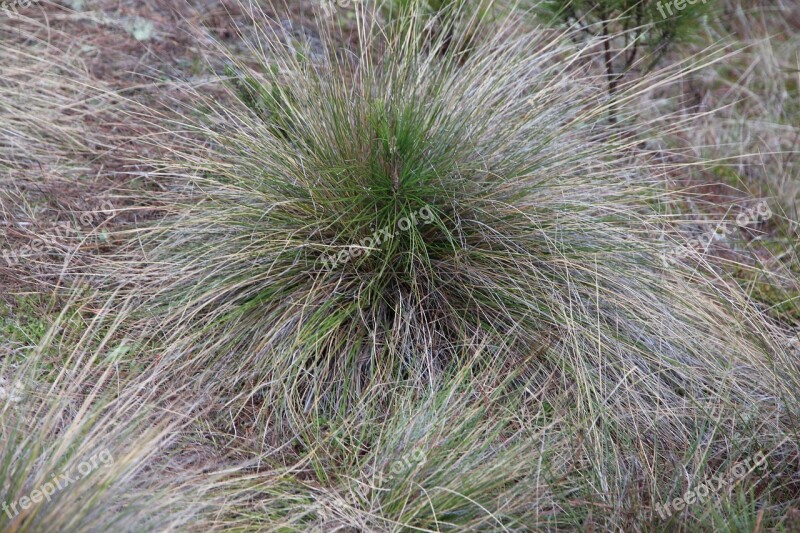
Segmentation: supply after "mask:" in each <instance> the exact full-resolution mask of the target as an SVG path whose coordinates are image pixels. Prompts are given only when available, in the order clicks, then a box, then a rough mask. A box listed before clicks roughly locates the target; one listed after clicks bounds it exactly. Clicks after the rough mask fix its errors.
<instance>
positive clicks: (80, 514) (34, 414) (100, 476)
mask: <svg viewBox="0 0 800 533" xmlns="http://www.w3.org/2000/svg"><path fill="white" fill-rule="evenodd" d="M89 301H90V300H85V299H82V298H81V299H74V300H72V301H70V302H69V303H68V305H67V306H66V307H65V308H64V310H63V311H62V312H61V314H60V315H59V316H57V318H55V321H54V323H53V324H52V325H51V326H50V327H49V329H48V331H47V333H46V334H45V336H44V337H43V338H42V339H41V340H40V341H39V342H37V343H36V344H35V345H34V346H31V347H29V349H27V350H26V351H25V352H24V354H22V355H21V356H20V357H17V358H15V359H14V360H12V359H11V358H9V357H5V358H3V360H2V362H1V363H0V377H1V378H2V384H13V388H8V390H6V388H4V390H3V394H2V395H0V479H2V480H3V483H2V485H0V503H2V506H3V507H2V510H0V528H2V529H3V531H43V530H58V531H109V530H111V529H117V530H121V531H133V530H141V529H143V528H144V529H149V528H152V529H159V530H165V531H166V530H172V529H174V528H176V527H178V526H180V525H182V524H186V523H187V522H189V521H190V520H191V519H192V518H193V515H194V511H193V507H192V505H191V504H189V503H187V501H188V500H185V499H182V496H183V495H185V494H186V491H187V486H188V485H190V484H189V483H185V481H186V479H187V478H188V477H189V473H188V471H187V470H181V469H179V468H177V469H176V468H174V467H171V466H170V465H169V463H170V461H169V460H170V457H171V452H170V450H171V449H173V446H174V444H175V442H176V441H177V440H178V437H179V436H180V432H181V430H182V428H183V426H184V424H186V422H187V420H190V417H189V415H190V414H191V413H192V411H193V405H192V402H193V400H192V398H191V397H190V398H189V399H188V400H187V399H186V397H185V396H182V395H181V394H180V391H179V390H178V389H174V388H172V389H168V388H165V387H163V386H162V384H161V383H160V382H159V380H158V377H157V374H154V373H152V372H150V373H148V372H129V371H126V369H127V363H128V362H129V360H130V359H135V358H136V357H137V356H140V355H141V354H139V353H137V352H135V350H133V349H132V346H133V345H132V343H130V342H129V341H127V340H125V339H121V338H120V332H121V325H122V324H123V323H124V322H125V320H126V317H127V316H129V308H128V309H127V310H126V309H125V308H124V307H123V308H114V307H113V305H112V304H111V302H106V304H105V305H103V304H102V303H101V305H100V306H99V307H98V308H95V309H94V317H93V318H91V319H86V318H85V317H83V316H81V315H82V313H81V312H80V310H81V308H82V305H86V304H87V303H88V302H89ZM78 325H80V326H81V327H78ZM9 390H10V391H11V393H10V394H6V393H8V392H9ZM162 409H163V410H164V411H161V410H162ZM167 412H170V413H172V414H166V413H167ZM178 413H180V415H182V417H183V418H181V416H178Z"/></svg>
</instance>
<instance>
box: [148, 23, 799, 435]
mask: <svg viewBox="0 0 800 533" xmlns="http://www.w3.org/2000/svg"><path fill="white" fill-rule="evenodd" d="M375 21H376V19H375V18H374V17H371V16H369V14H362V16H361V17H360V18H359V25H360V26H359V28H360V29H359V36H360V38H359V43H360V45H359V47H358V48H357V49H356V50H353V51H344V50H340V49H337V48H336V47H335V45H334V44H333V43H334V40H333V39H332V38H331V36H330V35H327V34H325V35H323V39H322V42H323V50H321V51H319V50H317V51H315V52H314V53H313V54H312V53H311V50H305V51H304V50H302V49H297V48H291V47H286V46H285V45H284V44H283V40H281V39H279V38H278V36H277V35H276V34H274V33H272V30H271V29H270V27H269V26H267V27H266V28H264V27H261V28H258V27H256V31H257V32H261V33H257V35H258V38H257V39H258V40H257V41H256V42H253V43H251V48H250V53H251V58H250V59H252V61H249V60H248V61H238V60H237V59H236V58H233V57H231V58H230V61H231V64H232V66H231V67H230V68H229V69H227V72H228V74H229V78H230V75H235V77H234V78H233V79H228V87H229V90H230V91H231V96H232V97H234V96H235V97H238V99H239V100H240V103H239V104H238V105H237V104H232V103H227V104H220V103H217V102H216V101H211V100H209V99H204V98H203V95H202V94H201V93H197V94H196V95H195V101H196V102H198V105H199V107H200V108H202V109H203V110H204V112H205V118H204V119H201V120H199V121H188V120H187V121H184V122H182V123H180V124H176V128H180V129H181V130H182V133H181V136H182V139H183V141H185V142H184V148H182V153H178V155H179V156H180V157H182V158H183V161H181V162H179V163H177V164H175V166H173V167H168V168H166V170H165V173H166V174H169V175H170V176H172V177H173V178H177V179H178V182H179V183H180V182H185V184H186V188H185V189H184V191H183V192H184V193H185V194H183V195H180V194H176V196H175V203H176V206H184V207H185V210H184V212H183V214H182V215H181V216H180V217H178V218H173V219H169V220H167V221H166V222H165V223H164V224H163V225H161V226H159V227H158V228H156V229H155V230H153V231H152V233H151V235H150V237H149V240H147V249H148V253H149V259H150V261H151V263H150V264H151V266H150V267H149V269H148V271H147V272H146V274H145V276H144V277H143V278H142V279H143V280H146V281H143V282H142V285H141V286H137V290H141V289H143V290H144V291H145V292H144V294H148V295H149V296H152V297H153V298H154V299H153V300H152V301H151V302H149V303H148V306H151V305H154V306H156V309H157V310H158V312H159V313H161V314H159V315H158V316H159V317H160V318H159V327H160V328H163V329H165V330H166V332H167V333H166V335H167V338H168V339H169V342H170V343H172V345H173V348H174V349H172V350H170V353H169V354H168V355H167V356H166V357H169V358H172V359H173V360H174V361H173V362H174V371H175V372H176V375H180V374H182V373H184V372H187V371H188V372H190V373H195V374H196V373H199V372H204V373H206V376H207V378H208V379H209V380H210V381H209V383H213V384H214V385H215V386H219V390H221V391H226V394H227V396H226V397H227V398H229V399H231V401H232V402H233V404H235V405H239V406H242V405H244V404H246V403H248V402H250V403H255V404H256V411H257V412H258V413H259V415H260V416H261V417H264V418H263V419H270V420H272V421H273V422H275V423H278V424H281V423H284V422H286V421H292V420H293V421H295V422H297V427H303V426H304V424H305V422H302V420H305V419H306V417H307V416H308V414H309V413H328V414H330V413H336V412H339V413H346V412H348V411H350V410H351V409H352V408H353V406H354V405H357V404H358V402H359V398H361V397H362V396H363V394H364V392H365V391H366V390H368V389H370V388H371V387H378V388H379V389H380V388H383V389H384V390H385V391H386V392H385V394H386V395H390V392H389V391H390V390H391V388H390V385H391V384H392V383H394V382H396V381H397V380H405V379H411V380H412V381H414V380H417V381H420V382H423V383H424V382H434V381H435V380H436V376H437V375H439V373H440V372H442V371H443V370H444V369H447V368H449V367H452V366H453V365H455V366H456V367H458V366H459V365H460V364H463V362H464V361H466V360H469V359H470V355H471V354H473V353H474V352H475V349H476V346H488V347H489V349H487V350H483V351H482V353H483V354H485V357H484V358H483V359H482V360H481V361H479V362H477V363H476V364H479V365H485V366H486V365H498V364H499V365H505V366H508V367H514V366H515V365H517V364H519V362H520V361H523V360H524V361H527V362H526V363H525V364H526V365H529V368H528V371H529V374H530V375H548V374H550V373H552V372H556V373H558V375H559V376H561V379H563V380H564V382H565V383H566V382H571V383H575V384H576V385H577V386H578V387H579V389H580V390H581V391H582V398H583V400H582V404H581V405H582V408H583V409H586V410H587V412H589V413H591V414H592V416H593V418H603V419H605V420H607V421H609V423H611V424H612V426H613V428H614V429H613V431H620V430H624V431H626V432H632V433H635V434H639V435H642V434H645V435H647V434H649V435H652V436H653V439H655V436H656V435H658V436H660V437H663V438H665V439H670V440H676V439H677V441H681V440H683V439H682V437H681V435H684V434H685V433H686V432H687V431H691V430H692V428H694V427H695V426H696V425H697V424H698V423H700V421H699V420H698V416H699V415H698V413H700V412H705V414H704V415H703V416H710V413H711V412H712V411H713V410H714V408H717V407H719V406H727V407H732V406H740V405H744V404H747V405H752V406H754V407H753V409H755V410H756V411H759V412H761V410H765V412H770V413H772V412H775V411H781V410H782V409H783V406H784V404H783V402H784V401H791V402H794V400H795V398H794V394H795V393H794V392H793V389H792V388H791V387H789V386H785V385H783V384H776V383H775V381H774V374H773V372H774V371H775V370H776V365H777V367H779V368H786V365H790V367H791V368H794V366H793V365H794V363H792V362H791V361H790V360H788V359H787V355H786V354H785V352H782V351H781V348H780V347H779V346H777V345H775V344H774V343H772V341H771V338H770V336H769V332H768V328H767V326H766V324H762V323H760V319H759V318H757V317H756V316H755V315H754V314H753V313H752V312H751V310H750V309H749V307H748V302H747V298H746V297H745V296H744V295H743V294H740V293H737V292H736V291H735V290H731V291H729V290H727V289H726V290H724V291H723V290H722V289H720V288H718V287H717V286H716V285H714V284H713V283H711V282H704V281H701V280H698V279H696V278H695V279H692V278H691V276H689V275H684V273H682V272H680V268H678V267H675V268H670V269H665V268H664V264H663V261H662V260H661V257H662V256H661V252H662V251H663V243H662V242H659V241H657V240H655V239H654V238H653V235H654V234H657V232H658V230H659V229H660V227H661V226H662V224H663V222H664V221H665V215H662V214H661V213H662V211H660V210H659V208H658V205H659V204H661V203H664V201H665V197H664V195H663V191H662V187H661V179H662V178H663V176H664V175H665V174H666V173H668V172H680V171H681V167H676V168H672V167H668V166H665V165H663V164H655V163H654V162H652V160H651V158H650V157H649V154H647V153H646V152H642V151H641V150H639V149H638V148H637V146H638V143H639V141H640V140H641V138H637V137H636V135H635V131H634V130H632V129H630V128H626V127H624V126H616V127H614V126H610V125H609V124H608V123H607V121H606V120H605V118H604V113H605V111H606V110H607V102H606V101H605V100H604V96H603V91H602V90H601V87H602V76H599V77H598V76H595V75H594V74H593V71H592V70H591V68H590V67H591V62H592V61H593V60H594V59H595V58H594V57H593V56H592V50H593V48H591V47H588V46H586V47H575V46H574V45H572V44H569V43H568V39H567V37H568V36H567V35H564V34H557V33H552V32H547V31H544V30H539V31H536V32H532V33H524V32H520V31H518V30H515V27H514V25H513V21H512V20H510V19H509V20H507V21H506V22H505V24H504V25H502V26H500V27H498V28H483V29H482V32H481V35H482V38H481V39H482V40H480V41H475V40H474V37H470V38H471V39H473V41H471V42H472V44H471V45H470V47H469V49H468V51H466V52H465V51H464V47H461V46H452V42H447V43H446V42H445V38H444V37H440V38H434V39H433V40H431V39H424V38H423V34H424V31H423V28H422V27H421V25H420V24H418V23H416V19H414V18H413V17H412V18H411V19H409V21H408V24H404V25H400V26H398V27H400V28H403V29H402V30H401V31H399V32H395V33H389V34H386V33H384V32H383V31H382V30H381V28H382V26H379V25H377V22H375ZM515 32H516V33H515ZM253 62H256V66H254V67H251V66H250V65H252V64H253ZM668 75H673V76H674V72H673V73H667V74H662V78H661V79H662V80H663V79H664V78H666V77H668ZM641 83H648V84H651V85H652V84H653V83H659V81H658V78H656V79H649V80H646V81H644V82H641ZM641 87H642V85H641V84H636V85H630V86H627V87H625V88H624V91H626V92H621V93H620V95H619V100H620V101H623V102H624V101H625V100H626V98H627V99H633V98H634V97H635V96H636V95H637V94H638V92H640V90H641ZM644 129H645V130H646V128H644ZM172 140H174V138H173V139H172ZM185 177H188V179H187V178H185ZM423 209H428V210H430V211H429V212H430V213H432V216H433V222H432V223H430V224H411V225H410V226H411V227H410V228H408V229H407V230H406V231H399V230H397V228H398V222H399V220H400V219H401V218H402V217H410V216H411V214H412V213H419V212H421V210H423ZM382 228H391V230H390V231H392V232H396V235H394V236H393V237H392V238H390V239H387V240H386V242H384V243H382V244H380V245H375V244H373V245H367V246H366V249H365V247H364V245H359V244H358V243H363V242H364V238H365V237H368V236H370V235H372V234H373V232H374V231H376V230H380V229H382ZM367 242H368V241H367ZM330 254H343V255H340V256H341V257H352V258H351V259H349V260H347V261H346V262H344V263H343V264H341V265H338V266H336V267H335V268H331V266H330V260H329V259H328V258H329V256H330ZM150 280H152V282H151V281H150ZM157 314H158V313H157ZM742 321H745V323H747V324H749V325H748V327H747V328H742V327H740V324H742ZM531 354H536V357H535V358H533V360H530V359H529V356H530V355H531ZM776 387H777V388H778V390H779V391H781V392H780V393H779V394H777V395H776V394H775V391H776ZM612 421H613V422H612ZM729 422H730V423H731V425H733V424H734V421H733V420H732V419H731V420H729ZM297 427H296V428H295V429H297Z"/></svg>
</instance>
